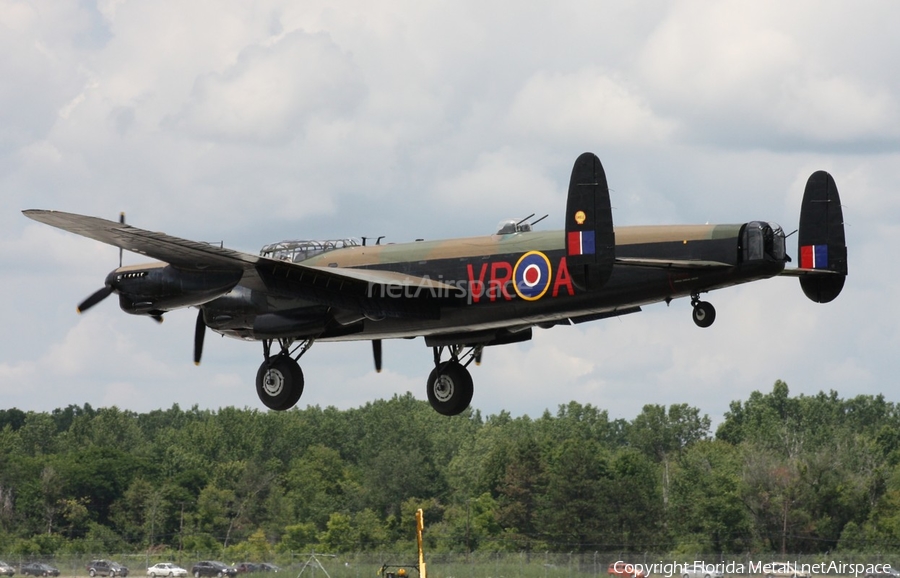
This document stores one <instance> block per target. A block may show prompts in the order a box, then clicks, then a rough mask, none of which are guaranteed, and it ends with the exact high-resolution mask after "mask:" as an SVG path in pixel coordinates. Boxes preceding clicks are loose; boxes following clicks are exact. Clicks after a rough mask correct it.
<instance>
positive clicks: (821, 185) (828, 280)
mask: <svg viewBox="0 0 900 578" xmlns="http://www.w3.org/2000/svg"><path fill="white" fill-rule="evenodd" d="M797 249H798V253H799V255H800V269H802V270H808V271H810V272H811V273H817V272H821V273H826V272H828V271H830V272H832V274H810V275H803V276H801V277H800V287H802V288H803V293H805V294H806V296H807V297H809V298H810V299H811V300H813V301H815V302H816V303H828V302H829V301H832V300H834V299H835V298H836V297H837V296H838V295H839V294H840V293H841V289H843V288H844V281H845V279H846V277H847V241H846V238H845V237H844V214H843V211H842V210H841V198H840V196H839V195H838V190H837V185H836V184H835V182H834V178H832V176H831V175H830V174H828V173H827V172H825V171H816V172H815V173H813V174H812V175H810V177H809V180H808V181H807V182H806V190H805V191H804V193H803V202H802V203H801V205H800V230H799V232H798V235H797ZM834 273H837V274H834Z"/></svg>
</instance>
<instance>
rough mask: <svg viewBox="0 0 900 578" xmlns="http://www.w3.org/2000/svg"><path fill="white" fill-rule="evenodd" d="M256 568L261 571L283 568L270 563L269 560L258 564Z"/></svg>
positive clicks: (273, 570)
mask: <svg viewBox="0 0 900 578" xmlns="http://www.w3.org/2000/svg"><path fill="white" fill-rule="evenodd" d="M256 569H257V570H259V571H260V572H278V571H279V570H281V568H279V567H278V566H276V565H275V564H269V563H268V562H263V563H262V564H260V565H259V566H257V567H256Z"/></svg>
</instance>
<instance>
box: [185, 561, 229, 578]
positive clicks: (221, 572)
mask: <svg viewBox="0 0 900 578" xmlns="http://www.w3.org/2000/svg"><path fill="white" fill-rule="evenodd" d="M191 574H193V576H194V578H200V577H201V576H215V577H216V578H224V577H225V576H237V570H235V569H234V568H233V567H231V566H226V565H225V564H223V563H222V562H218V561H216V560H204V561H201V562H197V563H196V564H194V565H193V567H191Z"/></svg>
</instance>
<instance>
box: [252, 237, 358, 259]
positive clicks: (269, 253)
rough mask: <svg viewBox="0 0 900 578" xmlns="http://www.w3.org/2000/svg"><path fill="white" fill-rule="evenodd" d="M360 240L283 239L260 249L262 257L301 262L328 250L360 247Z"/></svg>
mask: <svg viewBox="0 0 900 578" xmlns="http://www.w3.org/2000/svg"><path fill="white" fill-rule="evenodd" d="M359 246H360V242H359V241H358V240H356V239H353V238H347V239H331V240H327V241H281V242H279V243H272V244H271V245H266V246H265V247H263V248H262V249H260V251H259V254H260V256H261V257H268V258H269V259H277V260H279V261H290V262H292V263H299V262H300V261H305V260H307V259H309V258H310V257H315V256H316V255H319V254H321V253H325V252H327V251H334V250H335V249H343V248H345V247H359Z"/></svg>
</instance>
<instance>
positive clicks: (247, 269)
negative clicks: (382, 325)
mask: <svg viewBox="0 0 900 578" xmlns="http://www.w3.org/2000/svg"><path fill="white" fill-rule="evenodd" d="M22 212H23V214H24V215H25V216H26V217H28V218H30V219H33V220H35V221H38V222H41V223H45V224H47V225H51V226H53V227H56V228H58V229H62V230H64V231H69V232H70V233H75V234H76V235H81V236H82V237H87V238H89V239H94V240H95V241H100V242H102V243H106V244H108V245H113V246H115V247H120V248H122V249H125V250H127V251H131V252H133V253H139V254H141V255H146V256H147V257H151V258H153V259H158V260H160V261H164V262H166V263H169V264H171V265H174V266H176V267H182V268H186V269H200V270H203V269H216V270H223V269H225V270H238V269H240V270H243V271H244V277H243V278H242V280H241V284H242V285H246V286H248V287H250V288H252V289H256V290H263V291H267V292H272V293H279V294H282V295H287V296H295V297H301V298H307V299H311V300H313V301H317V302H319V303H322V304H325V305H330V306H334V307H338V308H343V309H350V310H353V311H359V312H364V313H366V314H372V315H388V316H400V317H406V316H414V317H422V316H424V317H433V316H434V315H436V314H437V308H436V307H433V306H426V307H424V308H423V303H422V300H421V299H419V298H418V296H416V297H408V298H406V299H404V298H403V296H402V295H401V297H400V298H397V297H396V295H393V296H392V298H390V299H387V298H384V297H383V296H384V294H385V291H382V290H379V289H378V288H377V287H376V288H375V290H373V285H374V286H385V287H387V286H392V287H403V288H410V289H417V290H421V293H428V292H433V293H437V294H439V295H442V296H445V297H450V296H455V295H456V288H455V287H453V286H451V285H447V284H445V283H441V282H439V281H435V280H433V279H427V278H423V277H416V276H412V275H407V274H405V273H398V272H395V271H384V270H377V269H361V268H347V267H311V266H308V265H302V264H299V263H291V262H287V261H277V260H274V259H268V258H266V257H261V256H258V255H253V254H250V253H244V252H242V251H235V250H233V249H227V248H225V247H220V246H218V245H213V244H209V243H202V242H198V241H190V240H188V239H182V238H180V237H175V236H172V235H167V234H166V233H159V232H154V231H147V230H145V229H139V228H137V227H133V226H131V225H127V224H124V223H118V222H116V221H110V220H107V219H101V218H98V217H89V216H85V215H77V214H74V213H65V212H62V211H47V210H41V209H30V210H26V211H22ZM417 293H418V292H417Z"/></svg>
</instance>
